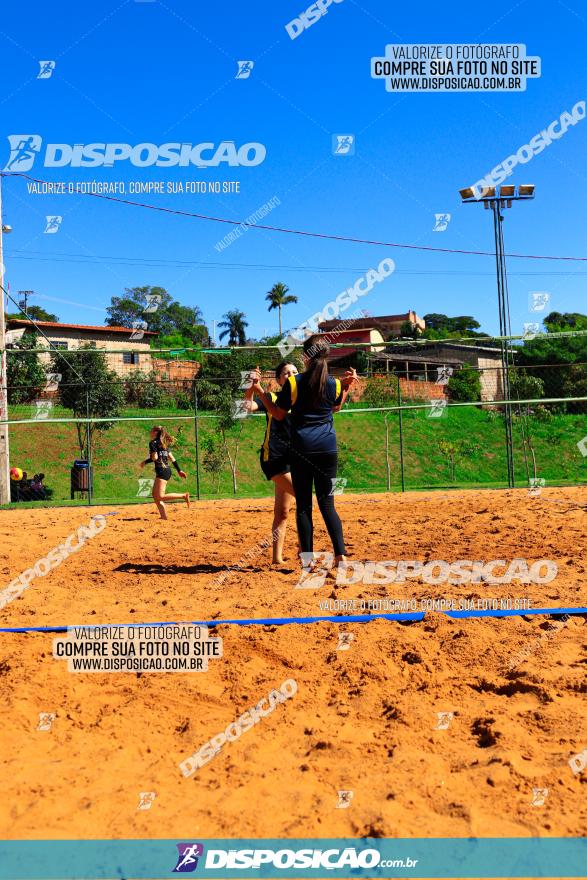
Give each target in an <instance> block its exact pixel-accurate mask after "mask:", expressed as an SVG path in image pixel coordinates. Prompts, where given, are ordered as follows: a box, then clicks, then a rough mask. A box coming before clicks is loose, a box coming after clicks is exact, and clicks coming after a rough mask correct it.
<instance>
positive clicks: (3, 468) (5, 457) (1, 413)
mask: <svg viewBox="0 0 587 880" xmlns="http://www.w3.org/2000/svg"><path fill="white" fill-rule="evenodd" d="M4 231H5V228H4V226H3V223H2V178H1V177H0V351H1V361H0V364H1V365H0V504H10V474H9V461H10V454H9V448H8V424H7V423H6V422H5V420H7V419H8V388H7V383H8V379H7V374H6V335H5V318H4V303H5V301H6V295H5V293H4V253H3V250H2V233H3V232H4ZM6 231H8V229H6Z"/></svg>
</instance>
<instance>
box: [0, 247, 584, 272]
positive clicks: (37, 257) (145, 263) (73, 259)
mask: <svg viewBox="0 0 587 880" xmlns="http://www.w3.org/2000/svg"><path fill="white" fill-rule="evenodd" d="M5 253H6V254H7V255H8V256H10V257H11V259H13V260H30V261H32V262H52V263H53V262H54V263H90V264H92V265H100V263H101V262H102V261H103V262H107V261H115V262H116V263H117V264H118V265H129V266H139V267H140V266H142V267H144V268H155V269H158V268H165V267H166V266H169V267H173V268H180V269H183V268H186V267H191V268H196V269H213V270H215V271H218V270H219V269H227V270H230V269H236V270H239V271H242V270H243V269H255V270H270V271H272V272H273V271H275V270H278V271H284V272H286V271H287V272H361V273H364V272H366V271H367V270H368V267H358V266H289V265H284V264H273V263H219V262H215V263H214V262H208V261H206V262H204V261H201V260H175V259H166V258H165V257H151V258H149V257H121V256H114V255H111V254H109V255H103V256H100V255H99V254H94V255H87V254H67V253H60V252H57V253H51V252H46V251H10V250H7V249H5ZM394 275H433V276H436V275H446V276H451V277H452V276H455V277H458V276H463V277H492V278H493V277H495V272H494V271H487V272H483V271H468V270H465V269H396V270H395V271H394ZM508 275H510V276H515V277H526V276H528V277H535V276H537V275H538V276H548V277H552V276H555V277H559V276H564V277H571V278H573V277H574V276H577V277H578V278H579V277H583V276H584V275H587V272H567V271H565V270H555V271H540V270H537V271H535V272H508Z"/></svg>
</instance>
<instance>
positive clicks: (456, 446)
mask: <svg viewBox="0 0 587 880" xmlns="http://www.w3.org/2000/svg"><path fill="white" fill-rule="evenodd" d="M438 448H439V449H440V452H441V453H442V455H444V457H445V458H446V460H447V462H448V468H449V475H450V480H451V482H452V483H454V482H455V479H456V469H457V462H459V461H460V460H461V459H462V458H465V457H468V456H470V455H473V453H474V452H476V451H477V450H478V448H479V447H478V445H477V444H475V443H471V442H470V441H469V440H440V441H439V443H438Z"/></svg>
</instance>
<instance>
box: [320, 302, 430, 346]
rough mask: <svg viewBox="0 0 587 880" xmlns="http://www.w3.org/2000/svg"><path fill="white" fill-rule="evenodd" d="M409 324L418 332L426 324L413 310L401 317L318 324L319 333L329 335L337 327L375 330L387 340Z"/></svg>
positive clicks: (379, 316) (423, 328) (386, 316)
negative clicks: (403, 325) (404, 325)
mask: <svg viewBox="0 0 587 880" xmlns="http://www.w3.org/2000/svg"><path fill="white" fill-rule="evenodd" d="M406 322H409V323H410V324H411V325H412V327H414V328H415V327H417V328H418V329H419V330H422V331H423V330H425V329H426V322H425V321H424V319H423V318H419V317H418V315H417V314H416V312H414V311H413V309H410V311H409V312H405V313H404V314H403V315H377V316H366V317H364V318H348V320H345V319H344V318H338V319H335V320H333V321H322V323H321V324H318V329H319V330H320V332H321V333H329V332H332V331H333V330H336V328H337V327H341V326H343V327H345V328H346V329H348V330H377V331H378V332H379V333H380V334H381V336H382V338H383V339H385V340H387V339H389V338H390V337H392V336H399V335H400V330H401V327H402V324H405V323H406Z"/></svg>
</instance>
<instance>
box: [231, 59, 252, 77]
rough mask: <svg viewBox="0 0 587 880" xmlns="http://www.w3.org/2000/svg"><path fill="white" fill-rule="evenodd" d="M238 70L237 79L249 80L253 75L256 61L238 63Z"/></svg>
mask: <svg viewBox="0 0 587 880" xmlns="http://www.w3.org/2000/svg"><path fill="white" fill-rule="evenodd" d="M236 63H237V64H238V70H237V72H236V76H235V79H248V78H249V77H250V75H251V71H252V69H253V67H254V66H255V62H254V61H237V62H236Z"/></svg>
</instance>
